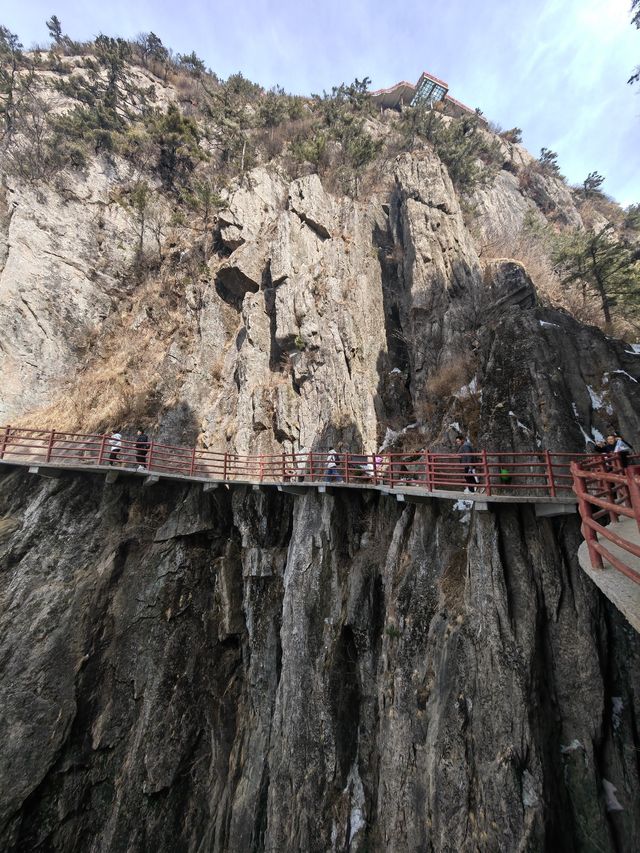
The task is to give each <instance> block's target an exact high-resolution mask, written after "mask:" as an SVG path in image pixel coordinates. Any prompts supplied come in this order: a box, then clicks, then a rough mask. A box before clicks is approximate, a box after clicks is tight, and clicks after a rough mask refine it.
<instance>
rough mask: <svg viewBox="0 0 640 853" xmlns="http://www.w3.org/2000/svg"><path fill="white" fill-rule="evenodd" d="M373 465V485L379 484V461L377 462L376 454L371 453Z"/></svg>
mask: <svg viewBox="0 0 640 853" xmlns="http://www.w3.org/2000/svg"><path fill="white" fill-rule="evenodd" d="M371 467H372V470H373V485H374V486H377V485H378V463H377V462H376V454H375V453H372V454H371Z"/></svg>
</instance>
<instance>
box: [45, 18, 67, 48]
mask: <svg viewBox="0 0 640 853" xmlns="http://www.w3.org/2000/svg"><path fill="white" fill-rule="evenodd" d="M47 29H48V30H49V35H50V36H51V40H52V41H54V42H55V43H56V44H58V45H59V44H62V42H63V41H64V36H63V35H62V24H61V22H60V18H59V17H58V16H57V15H52V16H51V17H50V18H49V20H48V21H47Z"/></svg>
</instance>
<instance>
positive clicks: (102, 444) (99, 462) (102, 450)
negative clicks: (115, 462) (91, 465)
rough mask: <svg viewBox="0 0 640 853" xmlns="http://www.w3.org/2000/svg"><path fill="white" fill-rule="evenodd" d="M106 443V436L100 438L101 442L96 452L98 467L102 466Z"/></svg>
mask: <svg viewBox="0 0 640 853" xmlns="http://www.w3.org/2000/svg"><path fill="white" fill-rule="evenodd" d="M106 442H107V436H106V435H103V436H102V441H101V442H100V450H99V451H98V465H102V464H104V446H105V444H106Z"/></svg>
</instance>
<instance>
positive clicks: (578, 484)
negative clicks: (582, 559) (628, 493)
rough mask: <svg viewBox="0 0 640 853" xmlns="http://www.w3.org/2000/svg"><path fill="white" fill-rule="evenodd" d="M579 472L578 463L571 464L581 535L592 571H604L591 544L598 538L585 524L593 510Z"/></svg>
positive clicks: (600, 559) (598, 555)
mask: <svg viewBox="0 0 640 853" xmlns="http://www.w3.org/2000/svg"><path fill="white" fill-rule="evenodd" d="M579 470H580V468H579V465H578V463H577V462H572V463H571V475H572V477H573V491H574V492H575V493H576V497H577V498H578V508H579V510H580V518H581V519H582V521H583V524H582V535H583V536H584V539H585V542H586V543H587V550H588V551H589V559H590V560H591V565H592V566H593V568H594V569H604V563H603V562H602V557H601V555H600V554H599V553H598V552H597V551H596V549H595V548H594V547H593V543H594V542H597V540H598V537H597V536H596V532H595V530H593V529H592V528H591V526H590V525H589V524H587V523H586V522H587V520H591V517H592V515H593V509H592V507H591V504H590V503H589V501H588V500H587V497H586V494H587V493H586V488H585V484H584V481H583V479H582V477H580V476H578V472H579Z"/></svg>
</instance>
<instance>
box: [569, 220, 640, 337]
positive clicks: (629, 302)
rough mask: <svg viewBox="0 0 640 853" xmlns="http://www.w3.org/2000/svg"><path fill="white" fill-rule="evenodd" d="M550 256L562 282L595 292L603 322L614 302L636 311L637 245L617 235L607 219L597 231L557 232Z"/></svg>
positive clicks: (639, 300) (639, 293) (639, 294)
mask: <svg viewBox="0 0 640 853" xmlns="http://www.w3.org/2000/svg"><path fill="white" fill-rule="evenodd" d="M552 257H553V261H554V263H555V264H556V266H557V268H558V270H559V272H560V273H561V275H562V282H563V284H572V283H574V282H579V283H581V284H582V287H583V292H584V293H586V290H587V289H591V290H594V291H595V292H596V293H597V294H598V296H599V297H600V303H601V306H602V314H603V317H604V320H605V323H607V324H609V323H610V322H611V308H612V306H614V305H616V304H623V305H624V309H625V313H627V314H631V315H637V314H638V313H639V312H640V247H639V246H638V245H635V244H633V243H630V242H628V241H626V240H623V239H621V238H619V237H617V236H616V234H615V232H614V226H613V225H612V224H611V223H608V224H607V225H605V226H604V228H601V229H600V230H597V231H596V230H593V229H591V230H589V231H580V230H576V231H572V232H570V233H568V234H562V235H559V236H558V237H556V239H555V245H554V248H553V253H552Z"/></svg>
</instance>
